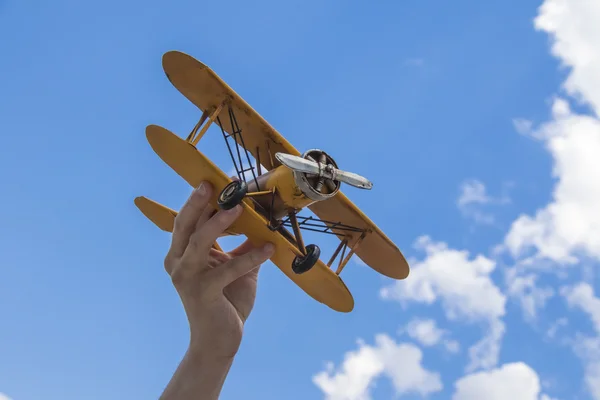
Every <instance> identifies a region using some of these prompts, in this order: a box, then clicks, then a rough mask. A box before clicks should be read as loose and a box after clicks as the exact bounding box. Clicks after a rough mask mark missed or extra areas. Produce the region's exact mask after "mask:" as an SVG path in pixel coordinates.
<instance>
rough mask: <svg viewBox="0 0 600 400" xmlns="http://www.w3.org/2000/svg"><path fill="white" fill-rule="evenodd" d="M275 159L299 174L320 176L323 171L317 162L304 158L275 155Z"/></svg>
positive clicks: (281, 154)
mask: <svg viewBox="0 0 600 400" xmlns="http://www.w3.org/2000/svg"><path fill="white" fill-rule="evenodd" d="M275 158H276V159H277V160H279V162H280V163H282V164H283V165H285V166H286V167H288V168H291V169H293V170H295V171H298V172H304V173H306V174H315V175H319V174H320V171H321V168H320V167H319V164H318V163H317V162H316V161H310V160H307V159H305V158H302V157H298V156H293V155H291V154H286V153H275Z"/></svg>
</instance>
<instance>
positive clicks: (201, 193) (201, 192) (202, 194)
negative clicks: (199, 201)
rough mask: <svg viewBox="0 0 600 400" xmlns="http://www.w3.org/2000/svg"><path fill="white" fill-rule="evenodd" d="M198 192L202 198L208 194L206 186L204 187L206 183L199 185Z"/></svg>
mask: <svg viewBox="0 0 600 400" xmlns="http://www.w3.org/2000/svg"><path fill="white" fill-rule="evenodd" d="M196 192H198V194H199V195H200V196H204V195H205V194H206V186H205V185H204V182H202V183H201V184H200V185H198V187H197V188H196Z"/></svg>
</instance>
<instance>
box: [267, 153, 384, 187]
mask: <svg viewBox="0 0 600 400" xmlns="http://www.w3.org/2000/svg"><path fill="white" fill-rule="evenodd" d="M313 154H314V152H313ZM315 156H316V155H315ZM275 158H277V160H279V162H281V163H282V164H283V165H285V166H286V167H288V168H290V169H293V170H294V171H298V172H303V173H305V174H306V176H307V178H312V179H316V182H315V184H314V188H315V189H316V190H317V191H318V192H320V193H323V188H324V187H327V189H329V191H330V192H333V191H334V190H335V189H336V187H337V184H336V183H335V182H336V181H337V182H344V183H347V184H348V185H352V186H354V187H357V188H360V189H371V188H372V187H373V183H371V182H370V181H369V180H368V179H367V178H364V177H362V176H360V175H358V174H355V173H352V172H347V171H342V170H339V169H337V168H336V167H335V166H334V165H333V164H328V163H327V154H325V152H322V151H321V152H320V153H319V154H318V157H316V158H318V160H317V159H316V158H315V157H313V156H312V155H310V154H309V155H307V156H306V158H302V157H298V156H294V155H291V154H286V153H275Z"/></svg>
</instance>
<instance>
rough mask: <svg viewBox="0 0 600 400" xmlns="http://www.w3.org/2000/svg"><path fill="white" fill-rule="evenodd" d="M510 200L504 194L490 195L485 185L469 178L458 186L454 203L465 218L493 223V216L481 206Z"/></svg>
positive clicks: (481, 222) (483, 222)
mask: <svg viewBox="0 0 600 400" xmlns="http://www.w3.org/2000/svg"><path fill="white" fill-rule="evenodd" d="M509 202H510V199H509V198H508V196H507V195H506V194H504V195H502V196H500V197H492V196H490V195H489V194H488V193H487V189H486V187H485V185H484V184H483V183H482V182H480V181H478V180H477V179H469V180H466V181H465V182H463V183H462V184H461V186H460V194H459V196H458V199H457V201H456V205H457V206H458V209H459V210H460V212H461V213H462V214H463V215H464V216H465V217H467V218H471V219H473V220H474V221H475V222H477V223H479V224H486V225H489V224H493V223H494V221H495V219H494V216H493V215H492V214H491V213H490V212H488V211H484V210H483V208H482V207H483V206H489V205H502V204H507V203H509Z"/></svg>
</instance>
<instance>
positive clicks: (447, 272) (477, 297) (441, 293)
mask: <svg viewBox="0 0 600 400" xmlns="http://www.w3.org/2000/svg"><path fill="white" fill-rule="evenodd" d="M416 247H417V248H418V249H421V250H424V251H425V253H426V258H425V259H424V260H423V261H417V260H413V261H412V262H411V265H412V267H411V273H410V278H409V279H406V280H404V281H398V282H395V283H394V284H392V285H391V286H387V287H384V288H383V289H382V290H381V296H382V297H383V298H384V299H389V300H397V301H399V302H400V303H401V304H406V303H408V302H417V303H425V304H433V303H434V302H435V301H437V300H439V301H440V302H441V304H442V306H443V308H444V311H445V313H446V317H447V318H448V319H450V320H455V321H456V320H466V321H467V322H483V323H484V324H485V326H486V327H487V328H488V333H487V334H486V335H485V337H484V338H483V339H482V340H481V341H480V342H478V343H476V344H475V345H474V346H473V347H472V348H471V350H469V353H470V355H471V363H470V364H469V366H468V367H467V370H474V369H476V368H491V367H493V366H495V365H496V363H497V360H498V354H499V350H500V346H499V342H500V340H501V339H502V335H503V333H504V323H503V322H502V320H501V318H502V317H503V316H504V313H505V304H506V297H505V296H504V295H503V294H502V292H500V289H498V287H497V286H496V285H494V283H493V281H492V279H491V278H490V274H491V273H492V272H493V271H494V268H495V267H496V263H495V262H494V261H492V260H490V259H489V258H487V257H485V256H483V255H477V256H476V257H474V258H470V255H469V253H468V252H467V251H459V250H454V249H450V248H448V246H447V245H446V244H445V243H441V242H438V243H436V242H433V241H432V240H431V239H430V238H429V237H427V236H424V237H420V238H419V239H418V240H417V242H416Z"/></svg>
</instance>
